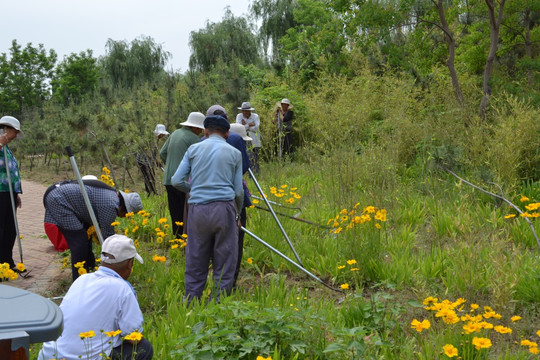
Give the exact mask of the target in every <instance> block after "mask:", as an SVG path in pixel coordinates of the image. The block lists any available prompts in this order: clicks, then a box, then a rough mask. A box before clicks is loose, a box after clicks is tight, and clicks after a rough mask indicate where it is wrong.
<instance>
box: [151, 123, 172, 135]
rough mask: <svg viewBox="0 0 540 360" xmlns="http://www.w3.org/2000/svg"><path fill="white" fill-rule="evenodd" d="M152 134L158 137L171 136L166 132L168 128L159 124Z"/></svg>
mask: <svg viewBox="0 0 540 360" xmlns="http://www.w3.org/2000/svg"><path fill="white" fill-rule="evenodd" d="M152 133H153V134H154V135H156V136H159V135H169V132H168V131H167V130H166V127H165V125H163V124H157V125H156V128H155V129H154V131H152Z"/></svg>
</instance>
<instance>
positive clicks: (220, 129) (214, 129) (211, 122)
mask: <svg viewBox="0 0 540 360" xmlns="http://www.w3.org/2000/svg"><path fill="white" fill-rule="evenodd" d="M230 128H231V125H230V124H229V122H228V121H227V119H225V118H224V117H223V116H221V115H212V116H207V117H206V119H204V135H205V136H206V137H208V136H210V135H212V134H217V135H219V136H221V137H222V138H225V139H226V138H227V136H228V135H229V129H230Z"/></svg>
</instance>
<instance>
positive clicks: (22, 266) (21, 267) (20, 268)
mask: <svg viewBox="0 0 540 360" xmlns="http://www.w3.org/2000/svg"><path fill="white" fill-rule="evenodd" d="M25 269H26V267H25V266H24V264H23V263H17V270H19V271H21V272H23V271H24V270H25Z"/></svg>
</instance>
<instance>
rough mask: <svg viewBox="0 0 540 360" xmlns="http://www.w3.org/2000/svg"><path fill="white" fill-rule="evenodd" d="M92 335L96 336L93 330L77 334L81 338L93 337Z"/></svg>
mask: <svg viewBox="0 0 540 360" xmlns="http://www.w3.org/2000/svg"><path fill="white" fill-rule="evenodd" d="M94 336H96V333H95V332H94V330H90V331H86V332H82V333H80V334H79V337H80V338H81V340H82V339H87V338H93V337H94Z"/></svg>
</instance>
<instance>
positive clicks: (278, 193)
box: [270, 184, 302, 204]
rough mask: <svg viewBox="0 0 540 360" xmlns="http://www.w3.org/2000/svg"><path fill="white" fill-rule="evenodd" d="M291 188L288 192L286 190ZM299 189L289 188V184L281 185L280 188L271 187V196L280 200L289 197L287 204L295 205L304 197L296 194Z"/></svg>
mask: <svg viewBox="0 0 540 360" xmlns="http://www.w3.org/2000/svg"><path fill="white" fill-rule="evenodd" d="M287 188H289V191H288V192H287V191H286V189H287ZM296 190H298V188H297V187H289V185H287V184H283V185H281V186H280V187H279V188H277V187H275V186H271V187H270V194H272V195H274V196H275V197H277V198H278V199H280V198H282V197H288V198H287V199H286V200H285V202H286V203H287V204H293V203H294V202H295V201H296V200H298V199H301V198H302V197H301V196H300V195H299V194H298V193H297V192H296Z"/></svg>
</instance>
